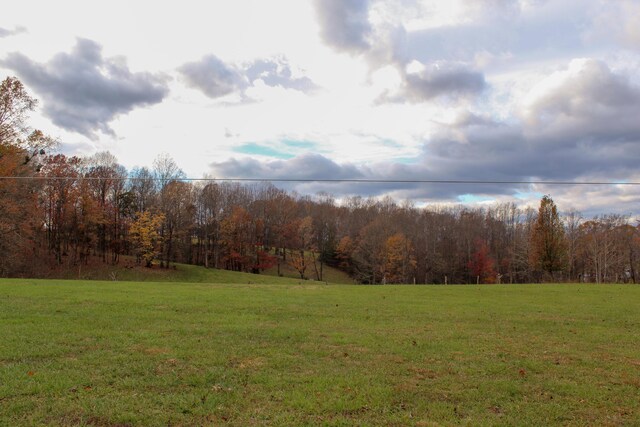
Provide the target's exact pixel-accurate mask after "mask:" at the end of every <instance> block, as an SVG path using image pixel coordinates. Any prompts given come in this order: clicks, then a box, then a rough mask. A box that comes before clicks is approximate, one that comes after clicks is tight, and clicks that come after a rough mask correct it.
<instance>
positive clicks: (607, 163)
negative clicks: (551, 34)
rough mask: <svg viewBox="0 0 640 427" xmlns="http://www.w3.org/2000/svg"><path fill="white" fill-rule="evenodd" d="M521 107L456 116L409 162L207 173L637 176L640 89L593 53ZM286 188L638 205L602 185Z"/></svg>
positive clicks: (263, 165)
mask: <svg viewBox="0 0 640 427" xmlns="http://www.w3.org/2000/svg"><path fill="white" fill-rule="evenodd" d="M523 104H524V105H523V107H522V108H523V109H524V110H523V111H524V113H522V116H516V117H510V118H508V119H507V120H504V121H500V120H498V119H496V118H495V117H492V115H491V114H490V113H483V114H481V113H477V112H475V113H474V112H468V111H467V112H463V113H461V114H459V115H458V116H457V117H454V118H453V119H452V120H450V121H449V122H447V123H444V124H442V125H441V126H440V129H439V131H437V132H436V133H434V134H432V135H431V136H429V137H427V138H426V139H425V140H424V145H423V149H422V153H421V154H420V155H418V156H417V157H416V158H414V159H413V161H411V162H409V163H400V162H397V161H393V160H389V161H381V162H377V163H368V164H361V163H353V162H343V163H336V162H335V161H333V160H330V159H328V158H326V157H323V156H320V155H304V156H299V157H296V158H293V159H285V160H277V161H266V160H265V161H258V160H255V159H234V160H231V161H228V162H223V163H218V164H214V165H213V168H214V170H215V172H216V173H215V175H216V176H225V177H236V178H238V177H245V178H264V179H276V178H277V179H283V178H288V179H341V178H342V179H369V180H379V181H384V180H390V181H394V180H395V181H402V180H407V181H412V180H462V181H508V182H514V181H524V182H530V181H601V182H613V181H616V182H620V181H633V182H636V181H639V180H640V173H638V168H637V165H638V164H639V163H640V121H638V120H637V118H638V117H640V87H638V86H637V85H635V84H634V83H633V82H632V81H631V80H630V79H629V78H628V77H627V76H626V75H625V74H624V73H623V72H621V71H614V70H612V69H611V68H609V67H608V66H607V65H606V64H605V63H603V62H601V61H597V60H593V59H580V60H575V61H571V63H570V64H569V65H568V66H567V67H566V68H565V69H563V70H561V71H558V72H557V73H554V74H551V75H549V76H547V77H545V78H543V79H542V80H541V81H540V82H539V83H538V84H536V85H533V87H532V88H531V90H530V93H529V94H528V96H527V97H526V102H524V103H523ZM290 188H294V189H296V190H297V191H299V192H307V193H308V192H311V193H313V192H317V191H328V192H331V193H333V194H335V195H337V196H347V195H357V194H360V195H371V196H378V195H385V194H390V195H392V196H393V197H395V198H397V199H404V198H410V199H415V200H426V201H431V202H434V201H438V202H453V203H455V202H457V201H459V200H460V196H462V195H474V196H477V197H480V198H488V199H494V200H508V201H513V200H514V198H516V197H517V198H519V199H523V198H525V199H526V198H529V199H536V198H537V197H538V195H539V194H540V193H542V194H547V193H551V194H552V195H558V196H561V197H560V198H559V199H558V200H559V201H562V205H563V208H566V209H568V208H570V207H575V208H578V209H581V210H583V211H584V212H585V213H588V214H593V213H597V212H598V211H599V212H611V211H615V212H622V213H625V212H631V211H633V210H634V209H636V208H635V207H634V205H633V204H634V203H638V202H640V195H638V194H636V193H634V188H632V187H629V188H627V187H620V188H619V187H611V186H594V187H585V186H580V187H576V186H569V187H558V186H550V185H541V184H536V185H530V184H517V183H513V184H492V183H482V184H429V183H415V182H413V183H412V182H395V183H388V182H387V183H385V182H376V183H366V184H358V183H352V182H343V183H298V184H292V185H291V186H290ZM523 195H524V196H523ZM527 195H528V196H527ZM587 196H588V197H589V198H592V199H588V198H586V197H587ZM615 200H619V204H618V205H616V204H615V203H614V201H615Z"/></svg>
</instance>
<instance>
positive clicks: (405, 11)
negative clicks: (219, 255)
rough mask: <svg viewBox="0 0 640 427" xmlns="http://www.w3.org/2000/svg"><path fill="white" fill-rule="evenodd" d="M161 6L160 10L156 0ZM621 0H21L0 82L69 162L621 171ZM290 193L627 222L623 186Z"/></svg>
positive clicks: (634, 106)
mask: <svg viewBox="0 0 640 427" xmlns="http://www.w3.org/2000/svg"><path fill="white" fill-rule="evenodd" d="M166 3H169V2H166ZM639 71H640V1H639V0H448V1H446V2H444V1H439V0H272V1H268V2H266V1H264V0H234V1H225V2H222V1H216V2H205V1H196V0H183V1H181V2H179V3H177V4H176V3H172V4H165V3H163V2H157V1H147V0H136V1H135V2H132V1H122V0H112V1H109V2H87V1H81V0H57V1H55V2H51V1H44V0H40V1H35V0H21V1H19V2H11V3H10V4H8V5H5V7H3V11H2V14H1V15H0V78H2V79H4V78H5V77H7V76H16V77H18V78H19V79H20V80H21V81H22V82H23V83H24V84H25V86H26V87H27V88H28V90H29V91H30V93H31V94H32V95H33V96H34V97H36V98H37V99H39V101H40V102H39V106H38V109H37V111H36V112H34V114H33V115H32V118H31V124H32V125H33V127H36V128H38V129H41V130H43V131H44V132H46V133H48V134H49V135H51V136H53V137H55V138H57V139H58V140H59V141H60V150H61V151H62V152H63V153H65V154H68V155H81V156H89V155H92V154H95V153H97V152H101V151H110V152H111V153H113V154H114V155H115V156H116V157H117V158H118V159H119V161H120V162H121V163H122V164H123V165H124V166H126V167H127V168H129V169H131V168H133V167H141V166H148V167H150V166H151V165H152V163H153V160H154V159H155V158H156V157H157V156H158V155H160V154H163V153H166V154H168V155H170V156H171V157H173V158H174V159H175V161H176V162H177V163H178V165H179V166H180V167H181V168H182V169H183V170H184V172H185V174H186V175H187V176H189V177H192V178H200V177H203V176H208V177H215V178H260V179H276V178H278V179H283V178H284V179H327V178H328V179H373V180H470V181H476V180H481V181H526V182H530V181H598V182H640V172H639V168H638V164H639V161H640V73H639ZM290 188H292V189H295V190H297V191H298V192H300V193H310V194H314V193H316V192H319V191H325V192H329V193H332V194H334V195H335V196H337V197H343V196H349V195H362V196H385V195H389V196H392V197H394V198H396V199H398V200H405V199H409V200H412V201H414V202H415V203H417V204H420V205H422V204H430V203H439V204H442V203H466V204H470V205H483V204H488V203H494V202H515V203H518V204H521V205H526V204H530V205H531V206H535V205H536V204H537V203H538V200H539V198H540V197H541V195H543V194H550V195H551V196H552V197H553V198H554V200H555V201H556V203H557V204H558V205H559V207H560V209H561V210H563V211H568V210H570V209H575V210H578V211H581V212H583V213H585V214H586V215H595V214H598V213H621V214H633V215H638V214H640V187H636V186H623V185H613V186H561V187H558V186H550V185H544V184H535V185H530V184H509V185H497V184H464V185H463V184H441V185H435V184H429V185H427V184H415V183H414V184H403V183H393V184H381V183H369V184H355V183H340V184H338V183H333V184H328V183H321V182H305V183H299V184H294V185H291V186H290Z"/></svg>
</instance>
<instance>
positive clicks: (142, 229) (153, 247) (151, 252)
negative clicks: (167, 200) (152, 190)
mask: <svg viewBox="0 0 640 427" xmlns="http://www.w3.org/2000/svg"><path fill="white" fill-rule="evenodd" d="M163 221H164V215H162V214H153V213H151V212H149V211H145V212H142V213H140V214H138V216H137V217H136V220H135V221H134V222H133V223H132V224H131V228H130V233H131V243H132V244H133V250H134V253H135V254H136V260H137V262H138V263H140V262H141V261H142V260H144V262H145V265H146V266H147V267H151V264H152V263H153V260H154V259H156V258H157V257H158V256H159V255H160V253H161V248H162V236H160V227H161V226H162V222H163Z"/></svg>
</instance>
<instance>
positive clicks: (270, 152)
mask: <svg viewBox="0 0 640 427" xmlns="http://www.w3.org/2000/svg"><path fill="white" fill-rule="evenodd" d="M233 151H235V152H236V153H242V154H252V155H258V156H268V157H275V158H277V159H285V160H286V159H293V158H294V157H295V155H293V154H291V153H285V152H283V151H280V150H277V149H275V148H272V147H267V146H265V145H260V144H256V143H253V142H250V143H248V144H243V145H240V146H239V147H236V148H234V149H233Z"/></svg>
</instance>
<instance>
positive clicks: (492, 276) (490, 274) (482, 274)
mask: <svg viewBox="0 0 640 427" xmlns="http://www.w3.org/2000/svg"><path fill="white" fill-rule="evenodd" d="M469 270H471V274H472V275H473V276H474V277H477V279H478V282H480V283H495V281H496V272H495V261H494V260H493V258H492V257H491V254H490V253H489V246H488V245H487V243H486V242H485V241H484V240H480V239H478V240H476V250H475V252H473V254H472V255H471V261H469Z"/></svg>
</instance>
